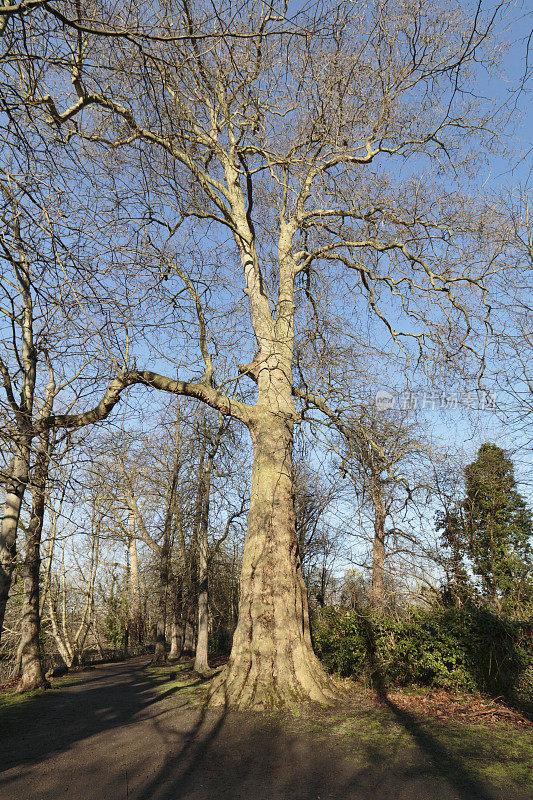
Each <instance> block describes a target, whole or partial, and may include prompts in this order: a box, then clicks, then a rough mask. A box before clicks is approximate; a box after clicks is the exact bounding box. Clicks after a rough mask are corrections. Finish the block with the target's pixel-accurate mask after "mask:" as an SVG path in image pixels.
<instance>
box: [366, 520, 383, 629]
mask: <svg viewBox="0 0 533 800" xmlns="http://www.w3.org/2000/svg"><path fill="white" fill-rule="evenodd" d="M384 571H385V518H384V516H383V514H380V513H379V512H377V513H376V517H375V521H374V542H373V545H372V586H371V589H370V605H371V607H372V610H373V611H375V612H376V614H383V612H384V610H385V583H384Z"/></svg>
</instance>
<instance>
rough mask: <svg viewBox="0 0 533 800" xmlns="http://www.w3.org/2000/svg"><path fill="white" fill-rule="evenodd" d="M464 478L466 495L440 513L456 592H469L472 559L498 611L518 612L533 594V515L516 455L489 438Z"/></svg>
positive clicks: (485, 593) (473, 568) (482, 586)
mask: <svg viewBox="0 0 533 800" xmlns="http://www.w3.org/2000/svg"><path fill="white" fill-rule="evenodd" d="M464 478H465V489H466V497H465V499H464V500H463V501H461V502H460V503H458V504H457V505H456V506H455V507H454V508H453V509H451V510H449V511H447V512H446V513H445V514H441V515H440V516H439V519H438V528H439V529H440V530H442V533H443V541H444V544H445V546H446V547H447V549H448V550H450V551H451V558H450V564H451V573H452V574H451V582H452V584H453V588H454V592H455V594H456V596H457V595H458V596H459V597H464V595H465V593H466V592H467V590H468V583H469V581H468V577H467V568H466V566H465V560H466V563H467V565H468V567H470V570H471V572H472V573H473V574H474V575H476V576H478V577H479V579H480V589H481V593H482V595H483V597H484V598H485V599H488V600H489V601H490V603H491V604H492V605H493V606H494V608H495V609H496V610H498V611H502V610H504V609H505V610H507V611H514V612H516V611H517V610H518V608H519V607H521V608H522V609H523V608H524V605H525V604H527V602H528V601H531V599H532V595H533V592H532V589H533V583H532V578H533V558H532V556H533V551H532V548H531V537H532V535H533V520H532V515H531V511H530V510H529V509H528V508H527V506H526V503H525V500H524V498H523V497H522V496H521V495H520V494H519V492H518V491H517V488H516V480H515V476H514V468H513V464H512V461H511V460H510V459H509V458H508V456H507V455H506V453H505V452H504V451H503V450H502V449H501V448H500V447H498V446H497V445H495V444H490V443H487V444H483V445H482V446H481V447H480V448H479V451H478V454H477V458H476V460H475V461H473V462H472V463H471V464H469V465H468V466H467V467H466V468H465V470H464Z"/></svg>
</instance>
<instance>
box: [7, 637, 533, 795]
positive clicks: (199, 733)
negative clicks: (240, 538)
mask: <svg viewBox="0 0 533 800" xmlns="http://www.w3.org/2000/svg"><path fill="white" fill-rule="evenodd" d="M371 644H372V643H371V642H369V646H370V647H371ZM145 664H146V659H136V660H134V661H130V662H125V663H123V664H113V665H108V666H106V667H99V668H98V669H97V670H95V671H94V672H92V673H90V674H89V675H88V676H86V677H85V676H84V677H82V678H81V679H80V681H79V682H77V683H75V684H73V685H71V686H65V687H62V688H61V689H56V690H54V691H53V692H50V693H49V694H48V695H44V696H42V697H38V698H35V699H34V700H31V701H28V702H29V703H30V704H31V706H28V710H31V714H29V713H28V712H27V711H24V713H23V714H22V715H21V717H20V720H19V722H17V724H16V725H15V726H14V728H15V729H13V726H12V729H11V730H9V731H6V730H5V729H4V730H3V731H2V736H1V738H0V748H2V749H3V752H2V750H1V749H0V763H1V762H2V760H3V761H4V765H5V768H6V772H5V773H4V775H3V777H0V795H1V797H2V798H3V800H15V798H16V800H23V799H24V800H26V798H28V799H29V798H39V800H63V798H65V800H66V798H67V797H68V799H69V800H108V799H109V800H111V799H112V800H122V798H124V800H180V799H181V798H184V799H185V798H186V799H187V800H215V798H216V799H217V800H218V798H223V799H225V798H228V800H229V798H231V799H232V800H238V798H243V800H244V798H245V799H246V800H289V798H290V800H325V799H326V798H329V799H331V798H338V800H341V798H342V800H352V799H353V800H392V799H393V798H394V800H494V799H495V798H499V799H501V800H522V798H524V799H525V798H527V797H530V796H531V783H530V785H529V787H528V785H526V783H527V780H529V779H530V778H531V775H529V776H528V775H527V774H526V773H527V769H526V768H524V770H523V772H522V775H523V776H524V775H525V778H524V777H523V779H522V780H521V782H520V785H519V784H518V783H517V782H516V781H515V782H512V785H511V783H510V782H509V781H507V782H506V783H504V785H503V784H502V785H500V786H497V785H496V783H495V782H492V781H485V780H482V779H480V777H479V776H478V773H477V772H476V770H475V769H472V768H471V767H470V766H468V764H470V761H468V760H467V759H465V758H464V757H463V756H464V752H463V751H462V750H461V746H447V744H446V740H445V739H443V738H442V737H439V735H438V732H437V733H435V731H432V730H430V729H429V728H428V726H427V725H426V724H425V722H421V721H420V720H419V719H417V718H416V717H415V716H414V715H412V714H410V713H408V712H406V711H403V710H401V709H399V708H397V707H396V706H395V704H394V703H393V702H392V701H390V700H389V699H388V697H387V693H386V689H385V687H384V686H383V685H381V684H380V677H379V674H376V676H375V681H376V690H377V692H378V695H379V697H380V698H381V701H382V709H381V710H379V711H378V712H376V711H373V712H364V711H361V710H360V709H359V710H358V709H354V708H353V707H352V708H351V709H347V707H346V706H342V707H341V706H339V707H338V708H336V709H332V710H330V711H324V710H323V709H319V708H317V709H315V710H313V709H306V710H305V711H303V712H302V716H301V717H296V718H294V717H289V716H284V715H269V716H266V715H255V714H244V713H237V712H231V713H227V712H226V711H224V710H220V711H209V712H206V711H202V710H201V709H199V708H197V707H192V706H191V705H189V704H188V703H187V699H186V697H185V696H184V697H182V696H181V694H180V693H177V694H175V689H172V688H170V689H168V690H167V691H163V693H162V694H156V693H155V691H154V684H153V681H152V679H151V678H149V677H147V676H146V674H145V673H144V671H143V667H144V665H145ZM169 671H171V670H169ZM170 694H173V697H172V698H170V697H169V695H170ZM165 695H167V697H166V699H165ZM1 724H2V720H1V718H0V725H1ZM6 733H7V736H6ZM470 755H472V754H471V753H470ZM526 779H527V780H526Z"/></svg>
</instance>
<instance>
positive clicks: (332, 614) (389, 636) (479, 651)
mask: <svg viewBox="0 0 533 800" xmlns="http://www.w3.org/2000/svg"><path fill="white" fill-rule="evenodd" d="M313 640H314V644H315V649H316V651H317V654H318V655H319V657H320V658H321V659H322V661H323V662H324V664H325V666H326V668H327V669H328V670H330V671H331V672H337V673H339V674H340V675H342V676H351V677H355V678H358V677H365V678H367V679H370V680H372V681H373V682H374V684H376V683H382V684H388V685H396V686H407V685H412V684H419V685H423V686H433V687H439V688H444V689H458V690H466V691H476V690H477V691H481V692H484V693H487V694H491V695H504V696H513V694H514V693H516V692H517V691H520V693H524V692H525V691H526V692H527V690H528V687H529V686H530V683H531V679H530V678H529V675H531V674H532V673H533V653H532V648H531V641H530V632H528V631H526V629H525V628H524V626H523V625H521V624H520V623H516V622H511V621H509V620H507V619H505V618H502V617H499V616H497V615H496V614H494V613H492V612H491V611H488V610H486V609H478V608H469V609H458V608H440V607H436V608H432V609H430V610H428V611H418V612H416V613H415V614H413V615H412V616H411V617H410V618H409V619H408V620H404V621H400V622H398V621H395V620H390V619H376V618H372V617H371V616H370V615H369V614H368V613H366V612H341V611H337V610H335V609H324V610H322V611H321V612H320V613H319V614H317V615H316V616H315V618H314V620H313ZM532 688H533V687H532Z"/></svg>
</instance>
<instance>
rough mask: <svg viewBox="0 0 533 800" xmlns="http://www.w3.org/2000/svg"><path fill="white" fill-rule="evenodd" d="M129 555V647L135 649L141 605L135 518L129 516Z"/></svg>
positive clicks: (139, 632)
mask: <svg viewBox="0 0 533 800" xmlns="http://www.w3.org/2000/svg"><path fill="white" fill-rule="evenodd" d="M128 553H129V574H128V578H129V619H128V631H129V637H128V639H129V645H130V647H133V648H136V647H139V645H140V644H141V643H142V628H143V625H142V604H141V588H140V584H139V561H138V558H137V539H136V538H135V517H134V516H133V514H130V536H129V540H128Z"/></svg>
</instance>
